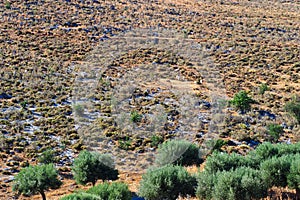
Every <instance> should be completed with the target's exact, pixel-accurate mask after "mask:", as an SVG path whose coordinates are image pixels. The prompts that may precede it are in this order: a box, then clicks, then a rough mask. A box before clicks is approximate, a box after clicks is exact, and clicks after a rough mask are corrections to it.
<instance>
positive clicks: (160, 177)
mask: <svg viewBox="0 0 300 200" xmlns="http://www.w3.org/2000/svg"><path fill="white" fill-rule="evenodd" d="M196 186H197V181H196V178H195V177H193V176H191V175H190V174H189V173H188V172H187V171H186V169H185V168H184V167H182V166H174V165H165V166H163V167H160V168H153V169H150V170H148V171H147V173H146V174H144V175H143V176H142V180H141V182H140V188H139V191H138V194H139V196H141V197H144V198H145V199H147V200H163V199H168V200H176V199H177V197H178V196H179V195H181V196H187V195H192V196H194V195H195V188H196Z"/></svg>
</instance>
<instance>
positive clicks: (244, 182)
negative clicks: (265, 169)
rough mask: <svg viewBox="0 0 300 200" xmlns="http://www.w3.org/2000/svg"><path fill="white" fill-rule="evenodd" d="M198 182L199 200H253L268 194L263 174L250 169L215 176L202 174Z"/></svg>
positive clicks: (225, 172) (197, 192)
mask: <svg viewBox="0 0 300 200" xmlns="http://www.w3.org/2000/svg"><path fill="white" fill-rule="evenodd" d="M197 181H198V187H197V190H196V195H197V197H198V198H199V199H214V200H223V199H226V200H239V199H245V200H248V199H249V200H251V199H260V198H264V197H266V196H267V194H268V193H267V191H268V187H267V186H266V184H265V183H264V180H263V179H262V178H261V172H260V171H258V170H255V169H252V168H249V167H239V168H236V169H234V170H230V171H218V172H216V173H214V174H211V173H208V172H206V171H205V172H201V173H200V174H199V175H198V177H197Z"/></svg>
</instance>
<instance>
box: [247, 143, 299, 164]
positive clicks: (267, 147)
mask: <svg viewBox="0 0 300 200" xmlns="http://www.w3.org/2000/svg"><path fill="white" fill-rule="evenodd" d="M298 153H300V142H298V143H295V144H285V143H279V144H271V143H270V142H264V143H262V144H260V145H258V146H257V147H256V149H255V150H254V151H251V152H250V153H249V154H248V156H247V157H249V159H251V160H252V161H253V162H255V163H257V164H260V163H261V162H263V161H265V160H267V159H269V158H273V157H281V156H283V155H288V154H298Z"/></svg>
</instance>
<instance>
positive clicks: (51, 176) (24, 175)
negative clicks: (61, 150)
mask: <svg viewBox="0 0 300 200" xmlns="http://www.w3.org/2000/svg"><path fill="white" fill-rule="evenodd" d="M57 175H58V173H57V170H56V169H55V167H54V165H53V164H43V165H36V166H29V167H26V168H23V169H22V170H21V171H20V172H19V174H18V175H17V176H16V177H15V180H14V185H13V190H14V191H18V192H19V193H23V194H25V195H34V194H36V193H40V194H41V195H42V198H43V200H46V195H45V191H47V190H48V189H57V188H59V187H60V185H61V184H62V182H61V181H60V180H59V179H58V178H57Z"/></svg>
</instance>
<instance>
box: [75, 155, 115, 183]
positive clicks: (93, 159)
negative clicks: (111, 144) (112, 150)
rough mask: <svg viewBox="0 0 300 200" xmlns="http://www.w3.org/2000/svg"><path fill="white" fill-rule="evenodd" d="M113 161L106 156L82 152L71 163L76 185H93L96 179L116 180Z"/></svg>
mask: <svg viewBox="0 0 300 200" xmlns="http://www.w3.org/2000/svg"><path fill="white" fill-rule="evenodd" d="M114 168H115V166H114V162H113V159H112V158H111V157H110V156H109V155H107V154H100V153H98V152H89V151H87V150H83V151H81V152H80V153H79V155H78V157H77V158H76V159H75V160H74V163H73V168H72V170H73V175H74V179H75V180H76V182H77V183H79V184H82V185H85V184H87V183H89V182H91V183H92V184H93V186H94V185H95V183H96V182H97V180H98V179H101V180H116V179H117V178H118V174H119V173H118V170H116V169H114Z"/></svg>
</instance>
